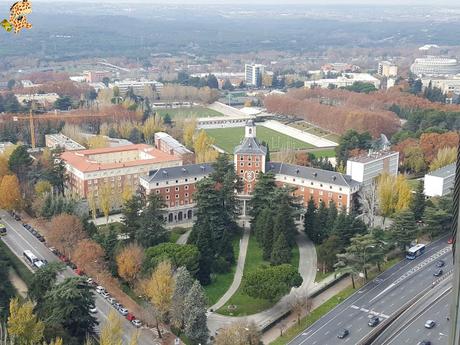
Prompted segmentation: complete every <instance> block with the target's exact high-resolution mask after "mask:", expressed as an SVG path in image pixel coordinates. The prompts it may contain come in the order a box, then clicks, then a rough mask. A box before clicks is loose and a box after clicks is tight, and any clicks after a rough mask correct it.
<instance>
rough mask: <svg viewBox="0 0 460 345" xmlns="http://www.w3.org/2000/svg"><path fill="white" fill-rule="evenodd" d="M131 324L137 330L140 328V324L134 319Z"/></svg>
mask: <svg viewBox="0 0 460 345" xmlns="http://www.w3.org/2000/svg"><path fill="white" fill-rule="evenodd" d="M131 323H132V324H133V325H134V326H136V327H137V328H139V327H141V326H142V322H140V321H139V320H138V319H134V320H133V321H131Z"/></svg>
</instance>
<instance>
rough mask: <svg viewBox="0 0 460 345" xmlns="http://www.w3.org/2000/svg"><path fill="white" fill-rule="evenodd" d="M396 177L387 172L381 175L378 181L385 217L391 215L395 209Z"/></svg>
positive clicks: (380, 202) (381, 207)
mask: <svg viewBox="0 0 460 345" xmlns="http://www.w3.org/2000/svg"><path fill="white" fill-rule="evenodd" d="M393 187H394V178H393V177H392V176H391V175H389V174H387V173H385V174H382V175H380V177H379V179H378V182H377V194H378V198H379V208H380V212H381V214H382V215H383V216H384V217H389V216H391V215H392V214H393V213H394V211H395V195H394V190H393Z"/></svg>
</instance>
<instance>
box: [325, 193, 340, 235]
mask: <svg viewBox="0 0 460 345" xmlns="http://www.w3.org/2000/svg"><path fill="white" fill-rule="evenodd" d="M327 211H328V213H327V225H326V227H327V232H328V234H330V233H331V232H332V230H333V229H334V223H335V220H336V219H337V215H338V212H337V206H336V204H335V202H333V201H331V202H330V203H329V207H328V209H327Z"/></svg>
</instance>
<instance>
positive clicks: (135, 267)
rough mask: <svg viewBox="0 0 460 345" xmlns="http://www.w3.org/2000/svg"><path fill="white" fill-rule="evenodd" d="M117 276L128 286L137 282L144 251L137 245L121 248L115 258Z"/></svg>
mask: <svg viewBox="0 0 460 345" xmlns="http://www.w3.org/2000/svg"><path fill="white" fill-rule="evenodd" d="M116 261H117V266H118V275H119V276H120V277H122V278H123V279H124V280H126V281H127V282H128V283H129V284H130V285H133V283H134V282H135V281H136V280H137V278H138V275H139V272H140V270H141V268H142V264H143V261H144V250H143V248H142V247H141V246H139V245H138V244H135V243H132V244H129V245H128V246H126V247H125V248H123V250H122V251H121V252H120V254H118V255H117V257H116Z"/></svg>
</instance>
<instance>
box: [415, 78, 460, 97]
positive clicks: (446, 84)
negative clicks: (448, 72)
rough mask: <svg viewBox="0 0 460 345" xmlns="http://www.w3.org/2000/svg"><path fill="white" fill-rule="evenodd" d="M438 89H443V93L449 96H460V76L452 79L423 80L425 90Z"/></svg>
mask: <svg viewBox="0 0 460 345" xmlns="http://www.w3.org/2000/svg"><path fill="white" fill-rule="evenodd" d="M430 84H431V87H437V88H439V89H441V91H442V93H444V94H446V95H448V94H450V93H452V94H457V95H458V94H460V76H459V77H452V78H422V85H423V88H427V87H429V86H430Z"/></svg>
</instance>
